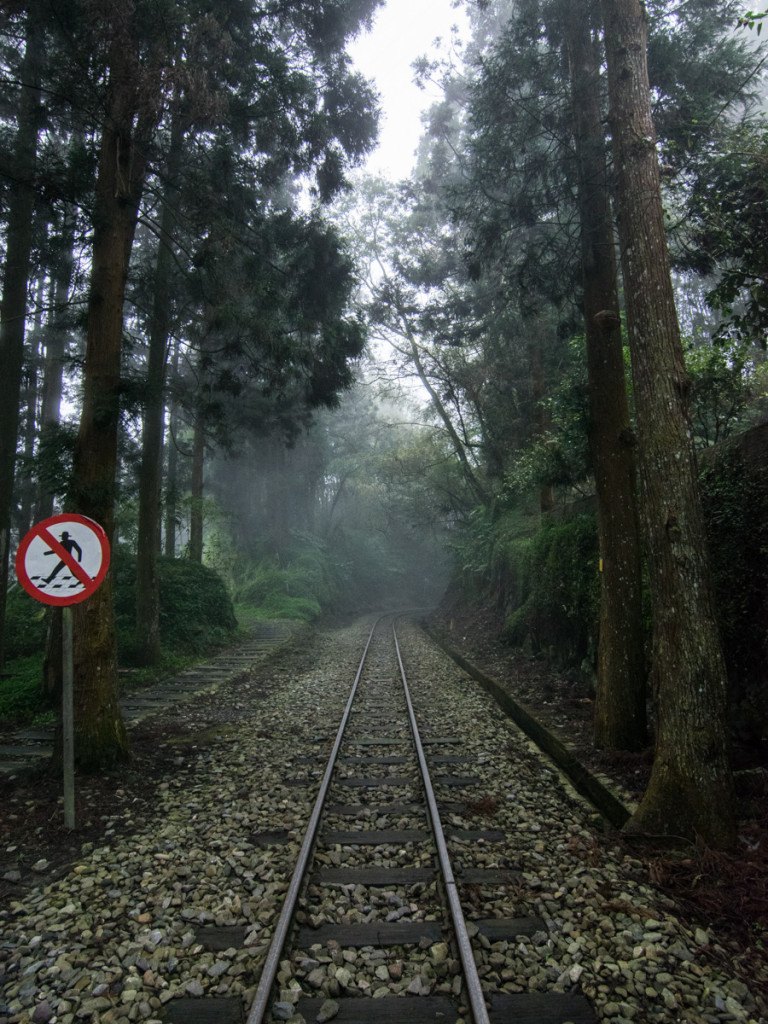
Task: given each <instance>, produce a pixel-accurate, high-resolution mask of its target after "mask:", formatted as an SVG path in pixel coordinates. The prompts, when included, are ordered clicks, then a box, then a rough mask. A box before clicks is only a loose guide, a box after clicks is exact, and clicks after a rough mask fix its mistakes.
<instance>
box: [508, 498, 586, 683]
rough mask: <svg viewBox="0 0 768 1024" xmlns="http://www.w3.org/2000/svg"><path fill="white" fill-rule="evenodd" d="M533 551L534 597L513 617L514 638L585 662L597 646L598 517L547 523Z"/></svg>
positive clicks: (564, 660)
mask: <svg viewBox="0 0 768 1024" xmlns="http://www.w3.org/2000/svg"><path fill="white" fill-rule="evenodd" d="M527 555H528V573H527V579H528V588H527V589H528V596H527V597H526V599H525V601H524V603H523V604H522V605H521V606H520V607H518V608H517V609H516V610H515V611H513V612H512V614H511V615H510V616H509V618H508V620H507V632H508V637H509V639H510V640H511V641H512V643H515V644H523V643H525V644H530V646H531V648H532V650H533V651H535V652H537V653H545V652H546V653H548V654H550V655H551V656H554V658H555V659H556V660H557V661H558V662H560V663H561V664H563V665H567V666H572V665H579V664H581V662H582V661H583V660H584V658H587V657H589V656H590V655H592V654H593V652H594V650H595V648H596V638H597V621H598V612H599V603H600V583H599V577H598V572H597V568H598V565H597V563H598V541H597V526H596V523H595V519H594V517H593V516H591V515H579V516H576V517H575V518H574V519H572V520H570V521H568V522H564V523H550V524H547V525H545V526H544V527H543V529H542V530H541V531H540V532H539V533H538V534H537V535H536V537H535V538H534V540H533V541H532V542H531V543H530V545H528V548H527Z"/></svg>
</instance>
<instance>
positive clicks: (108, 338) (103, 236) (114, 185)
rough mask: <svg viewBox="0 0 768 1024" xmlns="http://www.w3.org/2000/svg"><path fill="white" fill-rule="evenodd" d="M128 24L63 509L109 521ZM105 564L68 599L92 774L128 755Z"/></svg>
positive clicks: (82, 758)
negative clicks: (95, 584) (92, 586)
mask: <svg viewBox="0 0 768 1024" xmlns="http://www.w3.org/2000/svg"><path fill="white" fill-rule="evenodd" d="M129 31H130V29H129V28H128V29H127V30H126V31H124V32H120V31H117V32H116V33H115V39H114V41H113V43H112V47H111V54H110V56H111V60H110V89H109V98H108V105H107V108H106V116H105V124H104V128H103V130H102V137H101V145H100V151H99V166H98V175H97V181H96V196H95V204H94V214H93V224H94V231H93V254H92V269H91V280H90V293H89V299H88V321H87V332H86V354H85V372H84V382H83V408H82V413H81V419H80V427H79V431H78V435H77V442H76V445H75V453H74V460H73V482H72V492H71V495H70V499H69V506H70V507H71V508H72V510H73V511H75V512H79V513H82V514H83V515H86V516H90V517H91V518H92V519H95V520H96V522H98V523H100V524H101V526H102V527H103V528H104V530H105V532H106V534H107V537H108V539H109V542H110V544H111V543H112V541H113V538H114V528H115V488H116V479H117V477H116V474H117V458H118V453H117V446H118V432H119V424H120V355H121V348H122V334H123V302H124V298H125V283H126V277H127V273H128V262H129V258H130V252H131V246H132V243H133V237H134V233H135V230H136V221H137V215H138V206H139V200H140V197H141V191H142V187H143V178H144V158H143V154H142V151H141V147H140V146H139V145H137V140H138V139H142V138H144V137H145V135H144V132H143V131H142V130H141V128H139V127H137V126H136V125H135V123H134V122H135V120H136V117H137V106H138V102H139V98H138V85H137V82H136V80H135V73H136V68H137V66H138V61H137V60H136V57H135V54H133V53H132V52H131V40H130V38H129ZM112 581H113V573H112V569H111V568H110V571H109V572H108V573H107V576H106V578H105V580H104V582H103V583H102V585H101V586H100V587H99V589H98V590H97V591H96V593H95V594H93V595H92V596H91V597H89V598H88V600H87V601H83V602H81V603H80V604H77V605H75V606H74V614H73V630H74V641H75V643H74V672H75V679H76V681H77V682H76V686H75V707H74V713H75V750H76V756H77V761H78V763H79V765H80V766H81V767H82V768H83V769H85V770H87V771H99V770H102V769H104V768H107V767H109V766H111V765H113V764H115V763H116V762H117V761H120V760H123V759H125V758H126V757H127V756H128V737H127V733H126V730H125V724H124V722H123V718H122V714H121V711H120V705H119V703H118V689H117V644H116V636H115V621H114V607H113V596H112V595H113V582H112Z"/></svg>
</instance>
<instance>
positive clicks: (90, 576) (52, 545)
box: [16, 512, 109, 605]
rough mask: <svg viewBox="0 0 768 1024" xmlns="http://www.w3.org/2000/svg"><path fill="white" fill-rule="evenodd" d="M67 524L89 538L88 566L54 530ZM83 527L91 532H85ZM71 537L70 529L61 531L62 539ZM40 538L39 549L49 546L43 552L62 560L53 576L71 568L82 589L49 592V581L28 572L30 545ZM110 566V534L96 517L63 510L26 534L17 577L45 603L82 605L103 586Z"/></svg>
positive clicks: (18, 552)
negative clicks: (41, 579) (47, 587)
mask: <svg viewBox="0 0 768 1024" xmlns="http://www.w3.org/2000/svg"><path fill="white" fill-rule="evenodd" d="M65 524H69V525H70V526H76V527H79V528H80V529H79V530H78V535H79V537H80V539H81V540H84V538H86V539H87V540H88V541H89V542H90V543H89V558H88V563H89V564H88V565H87V566H85V565H82V564H81V562H80V560H79V559H75V558H74V557H73V556H72V552H71V547H70V548H68V547H66V546H65V545H63V544H62V543H60V541H59V540H57V539H56V537H55V536H54V535H53V533H52V532H51V528H52V527H59V528H60V527H62V526H64V525H65ZM83 527H84V528H85V530H86V531H87V533H84V532H83V529H82V528H83ZM68 536H69V533H68V531H64V532H63V533H62V534H61V538H62V540H63V539H64V537H68ZM36 541H37V542H39V543H38V544H36V549H37V550H39V549H40V548H41V547H42V548H44V549H47V550H43V554H52V555H54V556H57V557H58V559H59V563H58V565H54V572H53V573H52V576H55V573H56V571H57V569H61V568H65V569H68V570H69V572H70V575H71V576H72V578H74V579H76V580H77V581H78V582H79V584H80V586H81V589H80V590H78V591H76V592H75V593H70V594H53V593H48V592H46V591H45V590H44V589H43V587H44V585H45V584H46V583H47V582H48V580H45V581H41V582H35V579H39V577H35V579H33V578H31V576H30V573H29V572H28V569H29V565H28V558H29V554H30V545H32V544H33V543H35V542H36ZM73 546H74V547H77V548H80V545H79V544H77V543H75V544H74V545H73ZM81 558H82V549H81ZM108 568H109V541H108V540H107V535H106V533H105V532H104V530H103V529H102V527H101V526H99V524H98V523H96V522H94V520H93V519H88V518H87V516H81V515H77V514H76V513H74V512H63V513H61V515H58V516H51V517H50V519H44V520H43V521H42V522H40V523H37V524H36V525H35V526H33V527H32V529H31V530H30V531H29V533H27V534H26V535H25V537H24V539H23V540H22V542H21V544H19V550H18V551H17V552H16V576H17V578H18V581H19V583H20V584H21V585H22V587H23V588H24V589H25V590H26V592H27V593H28V594H31V596H32V597H34V599H35V600H36V601H42V603H43V604H50V605H66V604H79V602H80V601H85V599H86V598H87V597H90V596H91V594H93V593H94V591H95V590H97V589H98V588H99V586H101V584H102V582H103V581H104V577H105V576H106V575H107V569H108ZM75 585H76V584H75Z"/></svg>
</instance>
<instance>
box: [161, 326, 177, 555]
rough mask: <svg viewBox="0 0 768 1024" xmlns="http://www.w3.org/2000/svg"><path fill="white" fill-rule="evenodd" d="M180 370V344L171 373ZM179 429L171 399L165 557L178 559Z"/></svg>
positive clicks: (175, 348)
mask: <svg viewBox="0 0 768 1024" xmlns="http://www.w3.org/2000/svg"><path fill="white" fill-rule="evenodd" d="M178 369H179V345H178V342H177V343H176V345H175V346H174V348H173V358H172V362H171V371H172V374H173V377H174V378H175V377H176V374H177V373H178ZM178 428H179V414H178V403H177V402H176V399H175V398H173V397H172V398H171V405H170V414H169V417H168V440H169V442H170V443H169V444H167V445H166V449H167V451H168V467H167V470H166V474H165V547H164V552H165V557H166V558H175V557H176V517H177V513H178V494H179V483H178V467H179V450H178V448H177V446H176V434H177V431H178Z"/></svg>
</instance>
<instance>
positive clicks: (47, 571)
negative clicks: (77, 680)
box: [16, 513, 109, 829]
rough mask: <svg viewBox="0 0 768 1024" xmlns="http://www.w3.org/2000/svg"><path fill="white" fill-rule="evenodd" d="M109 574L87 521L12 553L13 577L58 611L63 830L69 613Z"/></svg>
mask: <svg viewBox="0 0 768 1024" xmlns="http://www.w3.org/2000/svg"><path fill="white" fill-rule="evenodd" d="M108 568H109V541H108V540H107V535H106V533H104V530H103V529H102V528H101V527H100V526H99V524H98V523H95V522H94V521H93V520H92V519H88V518H86V517H85V516H80V515H75V514H74V513H64V514H63V515H59V516H51V518H50V519H45V520H43V522H41V523H38V524H37V525H36V526H33V527H32V529H31V530H30V531H29V533H27V534H26V536H25V537H24V539H23V540H22V542H21V544H19V550H18V551H17V552H16V576H17V577H18V580H19V583H20V584H21V585H22V587H23V588H24V589H25V590H26V591H27V593H28V594H31V596H32V597H34V599H35V600H36V601H42V603H43V604H50V605H54V606H58V607H61V610H62V693H61V733H62V750H61V753H62V762H63V771H64V824H65V826H66V827H67V828H70V829H73V828H74V827H75V739H74V737H75V722H74V670H73V646H74V645H73V638H72V608H71V607H70V606H71V605H73V604H79V602H80V601H85V599H86V598H88V597H90V596H91V594H93V593H94V591H95V590H96V589H97V588H98V587H99V586H100V585H101V582H102V581H103V579H104V577H105V576H106V574H107V569H108Z"/></svg>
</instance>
